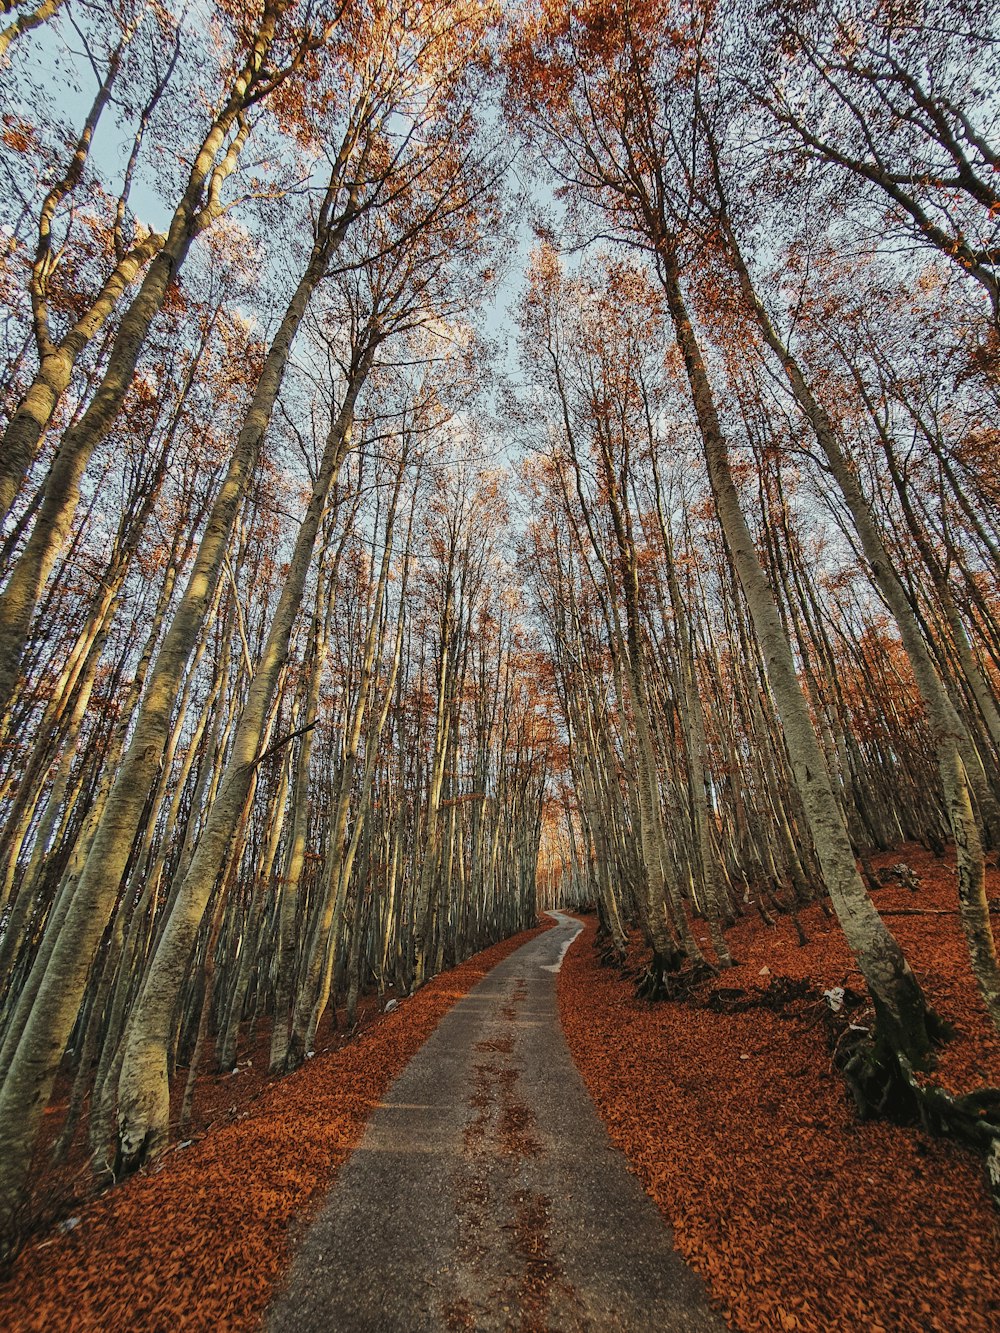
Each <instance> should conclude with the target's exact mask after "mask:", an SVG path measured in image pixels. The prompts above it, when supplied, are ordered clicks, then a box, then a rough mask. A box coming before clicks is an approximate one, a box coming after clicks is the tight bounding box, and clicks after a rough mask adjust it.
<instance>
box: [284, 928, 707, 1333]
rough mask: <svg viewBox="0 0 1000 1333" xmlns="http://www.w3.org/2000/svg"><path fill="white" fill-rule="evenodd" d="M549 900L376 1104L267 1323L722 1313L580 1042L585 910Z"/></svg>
mask: <svg viewBox="0 0 1000 1333" xmlns="http://www.w3.org/2000/svg"><path fill="white" fill-rule="evenodd" d="M553 915H554V916H555V917H556V919H557V925H556V926H555V927H554V928H553V929H552V930H548V931H545V932H544V933H543V934H542V935H539V936H537V937H536V938H535V939H533V940H530V941H529V942H528V943H527V944H525V945H523V946H522V947H521V948H520V949H518V950H517V951H516V952H515V953H513V954H511V955H510V957H508V958H507V959H506V960H505V961H504V962H502V963H500V964H499V965H498V966H497V967H495V968H494V969H493V971H492V972H490V973H489V975H488V976H486V977H484V978H483V980H482V981H481V982H480V983H479V984H478V985H477V986H476V987H475V988H474V989H473V990H472V991H470V992H469V994H468V995H466V996H465V997H464V998H463V999H462V1000H460V1001H459V1002H458V1003H457V1004H456V1005H455V1006H454V1008H453V1009H451V1010H450V1012H449V1013H448V1014H447V1015H446V1016H445V1017H444V1019H443V1020H442V1021H441V1024H440V1025H439V1027H438V1028H437V1030H436V1031H435V1033H434V1034H433V1036H432V1037H431V1038H430V1039H429V1040H428V1041H427V1042H426V1044H425V1045H424V1046H423V1047H422V1048H421V1050H420V1051H419V1052H418V1053H417V1054H416V1055H415V1056H414V1058H413V1059H412V1060H411V1061H410V1063H409V1065H408V1066H407V1067H406V1069H405V1070H404V1071H403V1073H402V1074H401V1075H400V1077H399V1078H398V1079H397V1080H396V1082H395V1083H394V1084H393V1086H392V1088H391V1089H390V1091H389V1093H388V1095H387V1098H386V1100H385V1101H384V1102H382V1103H381V1104H380V1105H379V1106H378V1107H377V1109H376V1110H375V1112H374V1114H373V1116H372V1119H371V1121H370V1123H369V1126H368V1129H367V1131H366V1133H365V1136H364V1138H363V1140H362V1142H361V1144H360V1145H359V1147H358V1148H357V1149H356V1151H355V1152H354V1153H353V1154H352V1156H351V1157H350V1159H349V1160H348V1161H347V1163H346V1164H345V1165H344V1166H343V1167H342V1168H341V1170H340V1172H339V1173H338V1175H337V1178H336V1181H335V1183H334V1185H333V1188H332V1190H331V1192H330V1195H329V1197H328V1198H327V1200H326V1202H325V1203H324V1205H323V1207H322V1209H321V1211H320V1213H319V1214H318V1216H317V1217H316V1219H315V1221H314V1222H313V1223H312V1225H311V1226H310V1227H309V1229H308V1230H307V1232H306V1234H305V1236H304V1238H303V1241H302V1244H301V1246H300V1248H299V1250H298V1253H297V1254H296V1256H295V1259H294V1261H293V1264H292V1267H291V1270H290V1272H289V1275H288V1278H287V1281H286V1285H285V1288H284V1290H283V1291H282V1292H281V1294H280V1295H279V1297H278V1299H277V1300H276V1302H275V1304H274V1305H273V1307H272V1309H271V1311H270V1313H269V1317H268V1321H267V1326H268V1329H269V1330H270V1331H271V1333H320V1331H321V1330H331V1331H332V1330H336V1333H355V1331H357V1333H368V1331H369V1330H370V1331H371V1333H423V1331H424V1330H449V1329H455V1330H460V1329H482V1330H495V1329H517V1330H522V1331H527V1330H542V1329H545V1330H560V1331H562V1333H571V1331H573V1333H575V1331H576V1330H593V1331H594V1333H599V1331H600V1330H603V1329H628V1330H636V1331H637V1333H639V1331H640V1330H657V1331H658V1333H672V1331H673V1330H678V1331H679V1330H684V1331H685V1333H687V1331H688V1330H691V1331H692V1333H708V1331H709V1330H711V1331H712V1333H715V1331H716V1330H718V1331H720V1333H721V1331H722V1330H724V1329H725V1324H724V1323H723V1321H722V1320H721V1319H720V1318H719V1316H718V1315H716V1314H714V1313H713V1312H712V1311H710V1310H709V1308H708V1305H707V1302H706V1299H705V1291H704V1287H703V1285H702V1283H701V1280H700V1279H699V1278H697V1277H696V1276H695V1275H694V1274H693V1273H692V1272H691V1270H690V1269H688V1268H687V1267H686V1265H685V1264H684V1263H683V1261H682V1260H681V1259H680V1257H679V1256H678V1254H677V1253H676V1251H675V1250H674V1248H673V1246H672V1243H671V1236H670V1231H669V1228H668V1227H667V1226H666V1225H665V1223H664V1221H663V1219H662V1217H661V1215H660V1213H659V1212H658V1210H657V1209H656V1207H655V1205H654V1204H653V1203H652V1201H651V1200H650V1199H649V1197H648V1196H647V1195H646V1193H645V1192H644V1190H643V1189H642V1187H641V1186H640V1185H639V1183H638V1181H637V1180H636V1179H635V1177H634V1176H632V1175H631V1174H630V1173H629V1170H628V1164H627V1162H626V1159H625V1157H624V1156H623V1155H622V1154H621V1153H620V1152H619V1151H618V1150H617V1149H615V1148H613V1147H612V1145H611V1143H610V1142H609V1140H608V1137H607V1135H606V1133H605V1131H604V1127H603V1126H602V1124H601V1122H600V1120H599V1119H598V1117H597V1114H596V1112H595V1110H594V1106H593V1103H592V1102H591V1100H590V1097H589V1096H588V1094H587V1092H586V1089H585V1088H584V1086H583V1083H582V1081H581V1079H580V1076H579V1074H578V1073H577V1071H576V1068H575V1066H574V1064H573V1061H572V1059H571V1057H570V1054H569V1050H568V1049H567V1046H566V1042H565V1039H564V1038H563V1035H562V1029H561V1027H560V1024H559V1013H558V1008H557V1004H556V973H557V971H558V968H559V965H560V963H561V961H562V957H563V955H564V953H565V951H566V948H567V947H568V946H569V945H570V943H571V942H572V941H573V940H574V939H575V937H576V935H577V933H578V932H579V930H580V929H581V927H580V923H579V922H578V921H575V920H574V919H573V918H572V917H567V916H564V915H563V914H562V913H559V912H556V913H553Z"/></svg>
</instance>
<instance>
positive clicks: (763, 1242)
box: [559, 847, 1000, 1333]
mask: <svg viewBox="0 0 1000 1333" xmlns="http://www.w3.org/2000/svg"><path fill="white" fill-rule="evenodd" d="M905 856H906V857H907V861H908V864H910V866H911V868H913V869H915V870H916V871H917V873H918V874H919V875H920V876H921V879H922V883H921V885H920V888H919V889H918V890H917V891H916V892H914V891H912V890H909V889H906V888H903V887H891V886H887V887H886V888H884V889H883V890H881V891H880V893H879V894H878V895H877V896H878V902H879V906H880V908H881V910H882V911H883V912H884V913H885V914H886V915H887V917H889V919H891V921H892V923H893V930H894V931H895V932H896V933H897V934H898V935H899V937H900V938H901V939H902V941H903V943H904V947H905V948H906V950H907V954H908V956H911V957H912V958H913V960H914V966H915V967H916V968H917V970H918V973H919V975H920V978H921V980H922V982H923V983H924V985H925V986H926V988H927V991H928V993H929V995H930V997H931V999H932V1000H933V1002H934V1003H935V1004H937V1005H939V1006H940V1008H941V1010H942V1012H946V1013H948V1014H949V1015H950V1016H952V1017H953V1018H954V1021H955V1024H956V1027H957V1029H958V1035H957V1036H956V1038H955V1039H954V1041H952V1042H951V1043H950V1044H949V1045H948V1046H947V1047H946V1048H945V1050H944V1052H943V1053H942V1055H941V1060H940V1065H939V1068H938V1070H937V1077H938V1078H940V1079H941V1080H942V1082H943V1083H945V1084H946V1085H947V1086H948V1087H949V1088H950V1089H951V1090H952V1091H954V1092H964V1091H968V1090H970V1089H971V1088H973V1087H976V1086H978V1085H980V1084H981V1083H982V1082H983V1081H986V1082H991V1083H993V1084H997V1083H1000V1039H998V1037H997V1035H996V1033H995V1031H994V1030H993V1029H992V1026H991V1025H990V1024H989V1022H988V1020H987V1018H986V1015H985V1012H984V1010H983V1007H982V1004H981V1002H980V1000H979V998H978V996H977V995H976V992H975V987H974V986H973V985H972V983H971V982H970V980H969V977H968V968H967V965H966V963H965V958H964V943H963V941H962V938H961V934H960V932H959V930H958V927H957V922H956V916H955V914H954V911H953V899H954V869H953V868H951V867H949V866H947V865H942V864H940V863H938V862H935V861H934V860H933V858H931V857H929V856H927V855H926V854H923V853H921V852H920V850H919V849H915V848H912V847H908V848H906V850H905ZM898 859H899V858H898V857H895V858H891V857H888V856H886V857H882V858H879V862H880V864H881V865H890V864H892V863H893V862H894V861H898ZM990 879H991V890H992V892H993V893H994V895H995V894H996V893H997V892H998V891H1000V872H997V871H993V872H992V873H991V877H990ZM901 912H902V913H915V914H914V915H896V914H897V913H901ZM802 920H803V924H804V926H805V929H806V932H807V934H808V936H809V943H808V944H806V945H805V946H800V945H799V944H798V942H797V940H796V936H795V932H794V930H793V929H792V925H791V923H790V922H789V921H788V919H787V918H786V919H784V920H782V921H779V923H778V924H777V925H776V926H775V927H774V928H773V929H770V930H769V929H767V928H766V927H764V926H763V925H762V924H761V923H760V922H759V921H758V920H756V919H753V920H751V919H749V918H747V919H746V920H744V922H743V923H741V924H740V925H739V926H738V927H736V929H735V930H733V931H731V932H730V934H729V942H730V946H731V948H732V951H733V954H734V956H735V957H736V959H737V960H738V964H739V965H738V966H737V967H735V968H733V969H732V970H730V971H728V972H727V973H726V974H725V975H724V976H723V977H720V978H718V979H717V980H715V981H713V982H711V983H709V984H708V985H707V986H706V987H704V988H703V989H702V990H701V991H700V992H698V993H697V994H696V995H695V996H693V997H692V999H691V1001H690V1002H684V1003H673V1004H666V1005H659V1006H650V1005H647V1004H644V1003H642V1002H641V1001H637V1000H636V999H635V998H634V994H633V988H632V986H631V985H630V984H629V982H628V981H627V980H626V979H623V978H622V977H621V976H620V975H619V974H618V973H617V972H616V971H615V970H614V969H612V968H608V967H601V966H599V965H598V963H597V961H596V959H595V955H594V951H593V947H592V946H593V940H594V932H595V924H594V922H593V921H590V922H588V925H587V930H586V933H585V934H584V935H582V936H581V937H580V940H579V941H578V943H577V945H575V946H574V948H572V949H571V950H570V952H569V954H568V955H567V958H566V961H565V963H564V965H563V969H562V972H561V973H560V976H559V999H560V1012H561V1016H562V1021H563V1026H564V1030H565V1032H566V1036H567V1040H568V1041H569V1044H570V1049H571V1051H572V1054H573V1058H574V1060H575V1061H576V1063H577V1065H578V1067H579V1069H580V1072H581V1073H582V1075H583V1077H584V1081H585V1082H586V1084H587V1088H588V1090H589V1091H590V1093H591V1096H592V1097H593V1098H594V1101H595V1103H596V1105H597V1107H598V1110H599V1112H600V1114H601V1116H602V1118H603V1120H604V1122H605V1124H606V1125H607V1128H608V1132H609V1134H610V1135H611V1139H612V1141H613V1142H614V1143H615V1144H616V1146H618V1147H619V1148H621V1149H622V1151H623V1152H624V1153H625V1154H626V1156H627V1157H628V1158H629V1161H630V1163H631V1164H632V1167H633V1169H634V1170H635V1171H636V1173H637V1174H638V1176H639V1178H640V1179H641V1180H642V1182H643V1184H644V1186H645V1187H646V1189H647V1190H648V1191H649V1192H650V1194H651V1195H652V1196H653V1198H654V1199H655V1200H656V1202H657V1204H658V1205H659V1207H660V1209H661V1210H662V1212H663V1214H664V1216H665V1217H666V1219H667V1220H668V1221H669V1223H670V1225H671V1226H672V1227H673V1230H674V1238H675V1243H676V1245H677V1248H678V1250H679V1251H680V1252H681V1254H682V1255H683V1256H684V1257H685V1259H687V1261H688V1262H689V1263H690V1264H691V1265H692V1266H693V1267H694V1268H695V1269H696V1270H697V1271H698V1272H699V1273H701V1274H702V1276H703V1277H704V1278H705V1281H706V1283H707V1285H708V1289H709V1292H710V1294H711V1295H712V1297H713V1298H714V1299H715V1300H716V1301H717V1302H718V1303H719V1304H720V1305H721V1306H722V1308H723V1310H724V1312H725V1314H726V1317H727V1319H728V1320H729V1321H730V1323H731V1325H732V1327H733V1328H735V1329H739V1330H741V1333H775V1330H779V1329H799V1330H802V1331H803V1333H844V1331H845V1330H854V1329H866V1330H876V1329H883V1330H885V1333H890V1331H891V1333H927V1330H935V1333H990V1330H992V1329H995V1328H996V1326H997V1320H998V1318H1000V1291H998V1288H997V1283H996V1275H997V1273H998V1272H1000V1231H998V1227H997V1220H996V1214H995V1211H994V1209H993V1207H992V1204H991V1202H990V1199H989V1195H988V1192H987V1190H986V1187H985V1182H984V1178H983V1169H982V1165H981V1163H980V1162H979V1161H978V1160H977V1159H976V1158H975V1157H974V1156H973V1155H972V1154H970V1153H968V1152H967V1151H965V1150H963V1149H962V1148H960V1147H958V1146H957V1145H955V1144H952V1143H948V1142H945V1141H942V1140H941V1139H939V1138H932V1137H930V1136H929V1135H928V1134H926V1133H924V1132H923V1131H922V1130H920V1129H919V1128H915V1127H914V1128H909V1129H906V1128H900V1127H898V1126H895V1125H889V1124H886V1123H885V1122H878V1121H869V1122H867V1123H860V1122H859V1121H858V1118H857V1114H856V1111H855V1107H854V1105H853V1103H852V1102H851V1099H850V1097H849V1096H848V1093H847V1090H846V1087H845V1085H844V1083H843V1081H842V1079H841V1077H840V1075H839V1074H838V1073H837V1072H836V1070H835V1069H834V1068H833V1067H832V1064H831V1055H830V1049H829V1046H828V1042H827V1039H826V1037H825V1035H824V1027H823V1024H822V1021H821V1016H822V1015H821V1011H822V1008H823V1006H824V1002H823V1000H822V998H821V999H820V1001H819V1007H818V1008H817V1004H816V1000H815V996H814V997H813V998H811V999H808V1000H806V999H804V1000H801V1001H799V1002H798V1003H796V1004H794V1005H792V1006H788V1007H785V1008H783V1009H782V1010H781V1011H780V1012H774V1011H773V1010H772V1009H769V1008H768V1003H769V997H770V998H771V999H773V997H774V995H775V993H776V992H777V991H778V990H779V989H780V987H781V986H782V984H783V983H784V982H785V980H786V979H792V980H795V981H798V980H806V981H808V982H809V983H810V984H811V986H812V987H813V988H814V991H815V992H816V993H819V992H821V991H822V990H824V989H828V988H831V987H835V986H842V985H846V986H848V987H857V986H858V982H859V976H858V973H857V971H856V969H855V968H854V966H853V963H852V960H851V958H850V956H849V954H848V952H847V950H846V949H845V947H844V945H843V937H842V936H841V934H840V932H839V931H838V930H837V928H836V925H835V924H833V923H831V922H830V921H829V919H828V918H826V917H825V916H824V915H823V914H822V912H821V911H820V909H819V908H818V907H813V908H810V909H809V910H808V911H807V912H804V913H803V915H802ZM728 989H733V990H735V989H739V990H743V991H745V992H747V993H748V995H749V997H751V999H755V1000H757V1001H758V1002H759V1004H758V1006H757V1007H753V1008H750V1009H747V1010H745V1011H744V1012H740V1013H726V1012H715V1011H713V1009H712V1008H711V1007H710V1002H711V999H712V994H713V992H718V991H720V990H721V991H722V992H723V994H724V993H725V992H726V991H727V990H728ZM854 1021H856V1022H858V1023H864V1022H866V1021H869V1019H867V1018H866V1017H865V1016H858V1017H856V1018H855V1020H854Z"/></svg>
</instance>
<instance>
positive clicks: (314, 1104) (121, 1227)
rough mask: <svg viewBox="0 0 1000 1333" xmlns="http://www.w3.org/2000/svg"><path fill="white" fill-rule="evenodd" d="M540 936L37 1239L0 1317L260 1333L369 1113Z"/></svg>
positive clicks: (479, 959) (268, 1093)
mask: <svg viewBox="0 0 1000 1333" xmlns="http://www.w3.org/2000/svg"><path fill="white" fill-rule="evenodd" d="M541 929H547V927H542V928H541ZM537 933H538V932H537V930H531V931H526V932H524V933H522V934H520V935H516V936H514V937H513V938H512V939H509V940H506V941H505V942H504V943H502V944H498V945H494V946H493V947H492V948H490V949H486V950H485V951H484V952H482V953H478V954H476V955H475V957H473V958H471V959H469V961H468V962H466V963H463V964H462V965H461V966H460V967H457V968H455V969H453V970H452V971H450V972H448V973H445V974H442V975H441V976H438V977H435V978H434V980H433V981H431V982H429V983H428V984H427V985H426V986H425V987H423V989H422V990H420V991H419V992H418V993H417V994H416V995H415V996H412V997H411V998H410V999H408V1000H406V1001H404V1002H403V1003H402V1004H401V1005H400V1006H399V1008H398V1009H395V1010H394V1011H393V1012H391V1013H388V1014H384V1015H382V1016H381V1017H380V1018H379V1019H378V1020H377V1021H376V1022H374V1023H373V1024H372V1025H371V1026H369V1027H367V1028H366V1029H365V1030H364V1031H363V1032H362V1033H361V1034H360V1035H359V1037H358V1038H357V1040H355V1041H353V1042H351V1043H349V1044H348V1045H347V1046H344V1047H342V1048H341V1049H340V1050H338V1051H334V1052H331V1053H330V1054H327V1055H323V1054H319V1055H317V1056H316V1057H315V1058H314V1059H313V1060H311V1061H310V1062H309V1063H308V1064H307V1065H305V1066H304V1067H303V1068H302V1069H300V1070H298V1071H297V1072H296V1073H294V1074H290V1075H288V1076H287V1077H285V1078H281V1079H277V1080H272V1081H270V1082H268V1083H267V1084H266V1085H265V1087H264V1088H263V1090H262V1091H261V1092H260V1093H259V1094H258V1095H257V1096H256V1097H255V1098H254V1100H253V1101H252V1102H250V1103H249V1104H248V1105H245V1106H242V1107H241V1109H240V1110H239V1111H238V1112H237V1114H236V1118H235V1120H234V1122H233V1123H231V1124H225V1125H221V1126H220V1127H218V1128H216V1129H214V1130H212V1131H211V1132H209V1133H208V1134H206V1135H205V1137H204V1138H202V1139H200V1140H198V1141H196V1142H194V1143H191V1144H189V1145H187V1146H184V1147H183V1148H180V1147H179V1148H178V1149H177V1150H175V1151H173V1152H171V1153H169V1154H168V1155H167V1156H166V1157H164V1158H163V1160H162V1162H161V1164H160V1165H159V1166H158V1167H156V1168H154V1169H153V1170H152V1171H150V1172H148V1173H144V1174H142V1175H140V1176H137V1177H136V1178H134V1179H133V1180H131V1181H129V1183H128V1184H126V1185H124V1186H122V1187H121V1188H119V1189H114V1190H112V1191H110V1192H109V1193H107V1194H105V1195H103V1196H102V1197H101V1198H99V1199H98V1200H96V1202H94V1203H92V1204H90V1205H88V1206H87V1207H86V1208H84V1209H83V1210H82V1211H81V1213H80V1216H79V1218H78V1219H74V1221H75V1225H73V1226H72V1228H71V1229H67V1228H65V1227H63V1228H60V1229H58V1230H57V1232H56V1233H55V1234H53V1235H51V1236H49V1237H47V1238H46V1239H43V1240H41V1241H39V1242H38V1243H36V1244H35V1245H33V1246H31V1247H30V1248H29V1249H27V1250H26V1251H25V1252H24V1253H23V1254H22V1255H21V1257H20V1259H19V1260H18V1262H17V1265H16V1267H15V1269H14V1273H13V1276H12V1278H11V1280H10V1282H9V1283H8V1284H6V1285H5V1286H3V1287H2V1288H0V1325H2V1326H3V1327H4V1328H8V1329H10V1330H12V1333H13V1331H14V1330H18V1331H19V1333H20V1331H23V1333H27V1330H29V1329H31V1330H43V1329H44V1330H57V1329H65V1330H67V1331H68V1330H74V1331H75V1330H95V1331H96V1330H105V1329H112V1328H137V1327H142V1328H147V1329H158V1328H167V1327H170V1328H190V1329H218V1328H227V1329H252V1328H256V1327H257V1326H258V1324H259V1322H260V1319H261V1316H262V1314H263V1311H264V1309H265V1307H266V1306H267V1303H268V1301H269V1300H270V1298H271V1295H272V1293H273V1291H274V1290H275V1287H276V1286H277V1284H278V1283H279V1282H280V1280H281V1277H282V1274H283V1272H284V1269H285V1266H286V1264H287V1262H288V1258H289V1253H290V1250H291V1246H292V1245H293V1243H294V1240H295V1237H296V1235H299V1234H301V1228H302V1227H303V1226H304V1225H305V1224H306V1222H307V1220H308V1218H309V1216H310V1214H311V1212H312V1210H313V1209H314V1208H315V1207H316V1205H317V1204H318V1203H319V1201H320V1200H321V1198H322V1197H323V1195H324V1194H325V1192H326V1190H327V1188H328V1187H329V1185H330V1183H331V1181H332V1179H333V1177H334V1175H335V1172H336V1170H337V1168H338V1167H339V1166H340V1165H341V1164H342V1163H343V1162H344V1161H345V1160H346V1158H347V1156H348V1155H349V1153H350V1152H351V1150H352V1149H353V1148H354V1147H355V1145H356V1144H357V1143H358V1142H359V1140H360V1138H361V1136H362V1134H363V1133H364V1129H365V1125H366V1123H367V1121H368V1117H369V1115H370V1114H371V1111H372V1109H373V1107H374V1106H375V1105H376V1104H377V1103H378V1102H379V1101H380V1100H381V1098H382V1097H383V1095H384V1094H385V1091H386V1089H387V1088H388V1087H389V1085H390V1084H391V1082H392V1081H393V1079H394V1078H395V1077H396V1076H397V1075H398V1074H399V1073H400V1072H401V1071H402V1070H403V1068H404V1066H405V1065H406V1064H407V1062H408V1061H409V1060H410V1058H411V1056H413V1055H414V1053H415V1052H416V1051H417V1050H419V1048H420V1047H421V1046H422V1045H423V1043H424V1042H425V1041H426V1040H427V1038H428V1037H429V1036H430V1034H431V1033H432V1032H433V1031H434V1029H435V1027H436V1026H437V1024H438V1022H439V1021H440V1019H441V1018H442V1016H443V1015H444V1014H445V1013H446V1012H447V1011H448V1010H449V1009H450V1008H451V1006H452V1005H453V1004H454V1003H455V1001H456V1000H458V999H460V998H461V997H462V996H463V995H464V994H466V992H467V991H469V990H470V989H471V988H472V987H473V986H474V985H475V984H476V983H477V982H478V981H479V980H481V978H482V977H484V976H485V975H486V973H487V972H488V971H489V970H490V969H491V968H492V967H494V966H495V965H496V964H497V963H498V962H500V960H501V959H502V958H505V957H506V956H507V954H509V953H511V952H512V951H513V950H514V949H516V948H518V947H519V946H520V945H521V944H524V943H525V941H526V940H528V939H531V938H532V937H533V936H534V935H535V934H537ZM236 1095H237V1096H238V1089H237V1090H236Z"/></svg>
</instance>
